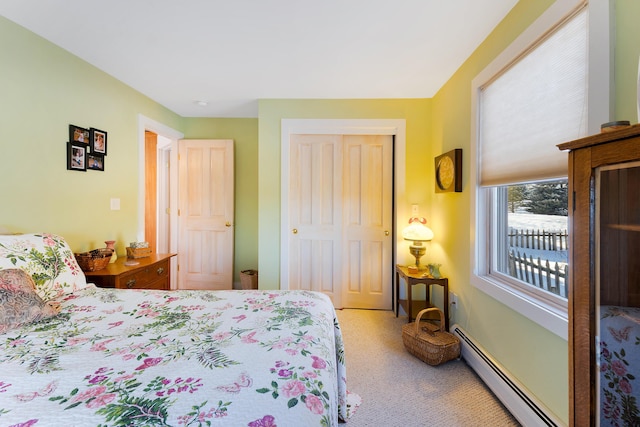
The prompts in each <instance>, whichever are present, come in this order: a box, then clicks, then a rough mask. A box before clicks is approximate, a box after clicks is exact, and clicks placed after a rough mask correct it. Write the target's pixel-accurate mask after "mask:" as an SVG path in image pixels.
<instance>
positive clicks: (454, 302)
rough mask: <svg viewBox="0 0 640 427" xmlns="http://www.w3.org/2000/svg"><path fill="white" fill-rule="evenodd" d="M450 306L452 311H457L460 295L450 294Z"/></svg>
mask: <svg viewBox="0 0 640 427" xmlns="http://www.w3.org/2000/svg"><path fill="white" fill-rule="evenodd" d="M449 305H450V306H451V309H452V310H455V309H456V308H457V307H458V294H456V293H454V292H449Z"/></svg>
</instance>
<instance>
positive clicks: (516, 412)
mask: <svg viewBox="0 0 640 427" xmlns="http://www.w3.org/2000/svg"><path fill="white" fill-rule="evenodd" d="M450 330H451V332H452V333H453V334H454V335H455V336H457V337H458V338H459V339H460V351H461V355H462V358H463V359H464V361H465V362H467V364H468V365H469V366H471V368H472V369H473V370H474V371H475V372H476V373H477V374H478V376H479V377H480V378H482V380H483V381H484V383H485V384H486V385H487V387H489V388H490V389H491V391H493V393H494V394H495V395H496V396H497V397H498V399H500V401H501V402H502V404H503V405H504V406H505V407H506V408H507V409H508V410H509V411H510V412H511V414H512V415H513V416H514V417H515V418H516V419H517V420H518V421H519V422H520V423H521V424H522V425H523V426H526V427H529V426H558V427H559V426H565V424H564V423H563V422H562V421H560V420H558V419H557V418H556V417H555V416H554V415H553V414H552V413H551V411H549V409H548V408H547V407H546V406H545V405H544V404H542V403H541V402H540V401H538V399H537V398H536V397H534V396H533V395H531V394H530V393H529V391H528V390H527V389H526V388H525V387H523V386H522V385H521V383H519V382H518V380H516V379H515V378H513V377H512V376H511V375H510V374H509V373H508V372H507V371H506V370H505V369H504V368H503V367H502V366H500V364H498V363H497V362H496V361H495V360H493V358H492V357H491V356H489V354H488V353H487V352H485V351H484V349H483V348H482V347H481V346H480V345H479V344H478V343H477V342H476V341H474V340H473V338H471V337H470V336H469V335H468V334H467V333H466V332H465V331H464V329H462V328H461V327H460V326H458V325H457V324H456V325H453V326H452V327H451V329H450Z"/></svg>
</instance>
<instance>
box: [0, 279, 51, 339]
mask: <svg viewBox="0 0 640 427" xmlns="http://www.w3.org/2000/svg"><path fill="white" fill-rule="evenodd" d="M59 311H60V306H59V305H58V304H57V303H55V302H53V301H51V302H48V303H47V302H44V301H43V300H42V298H40V297H39V296H38V294H37V293H36V291H35V283H34V281H33V279H32V278H31V276H30V275H29V273H27V272H26V271H24V270H21V269H19V268H9V269H4V270H0V333H5V332H7V331H9V330H11V329H15V328H19V327H21V326H24V325H26V324H29V323H31V322H36V321H39V320H43V319H47V318H49V317H52V316H55V315H56V314H58V312H59Z"/></svg>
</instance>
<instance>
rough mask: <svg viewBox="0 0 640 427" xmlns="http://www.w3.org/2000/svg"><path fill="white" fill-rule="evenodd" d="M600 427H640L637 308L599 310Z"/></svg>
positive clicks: (639, 310)
mask: <svg viewBox="0 0 640 427" xmlns="http://www.w3.org/2000/svg"><path fill="white" fill-rule="evenodd" d="M599 398H600V426H638V425H640V409H639V407H638V406H639V404H640V402H638V400H639V399H640V308H634V307H616V306H602V307H600V397H599Z"/></svg>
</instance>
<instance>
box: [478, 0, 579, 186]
mask: <svg viewBox="0 0 640 427" xmlns="http://www.w3.org/2000/svg"><path fill="white" fill-rule="evenodd" d="M587 13H588V11H587V8H584V9H582V10H581V11H579V12H578V13H576V14H575V15H573V16H572V17H571V18H569V19H568V20H566V21H565V22H564V23H562V24H561V25H560V26H559V27H557V28H556V29H555V30H554V31H553V32H552V33H550V34H549V35H547V37H546V38H544V39H543V40H542V41H541V42H540V43H538V44H537V45H535V46H534V47H533V48H532V49H530V50H529V51H527V52H525V54H523V55H522V56H521V57H520V58H519V59H518V60H517V61H515V62H514V63H512V64H511V65H510V66H509V67H507V68H506V69H505V70H504V71H503V72H502V73H501V74H499V75H498V76H497V77H495V78H494V79H493V80H492V81H490V82H489V83H487V84H486V85H485V86H483V87H482V88H481V89H480V97H479V99H480V101H479V102H480V117H479V123H480V184H481V185H482V186H495V185H506V184H515V183H523V182H531V181H540V180H545V179H552V178H560V177H566V176H567V154H566V153H564V152H561V151H560V150H558V148H557V147H556V145H557V144H559V143H562V142H566V141H570V140H573V139H577V138H580V137H583V136H586V133H587V89H588V88H587V59H588V58H587V51H588V39H587V30H588V28H587V25H588V24H587V22H588V19H587Z"/></svg>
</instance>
